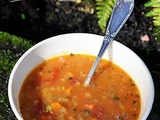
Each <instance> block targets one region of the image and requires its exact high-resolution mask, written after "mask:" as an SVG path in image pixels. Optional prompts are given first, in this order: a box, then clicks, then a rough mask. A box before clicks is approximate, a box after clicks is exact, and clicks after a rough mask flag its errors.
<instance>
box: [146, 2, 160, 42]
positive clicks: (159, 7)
mask: <svg viewBox="0 0 160 120" xmlns="http://www.w3.org/2000/svg"><path fill="white" fill-rule="evenodd" d="M144 6H145V7H151V8H152V10H150V11H149V12H147V13H146V14H145V15H146V16H147V17H152V18H153V23H154V26H155V33H156V35H157V38H158V39H159V40H160V0H150V1H149V2H147V3H145V4H144Z"/></svg>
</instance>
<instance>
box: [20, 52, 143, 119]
mask: <svg viewBox="0 0 160 120" xmlns="http://www.w3.org/2000/svg"><path fill="white" fill-rule="evenodd" d="M94 60H95V57H94V56H90V55H83V54H80V55H79V54H70V55H64V56H59V57H54V58H51V59H48V60H46V61H44V62H42V63H41V64H40V65H38V66H37V67H36V68H35V69H33V70H32V71H31V72H30V73H29V75H28V76H27V77H26V79H25V81H24V83H23V85H22V88H21V90H20V93H19V106H20V112H21V114H22V116H23V118H24V120H137V119H138V117H139V114H140V108H141V98H140V93H139V90H138V88H137V86H136V84H135V83H134V81H133V80H132V78H131V77H130V76H129V75H128V74H127V73H126V72H125V71H124V70H122V69H121V68H120V67H118V66H116V65H115V64H114V63H112V62H110V61H107V60H104V59H102V60H101V61H100V63H99V65H98V67H97V69H96V71H95V73H94V76H93V78H92V80H91V83H90V85H89V86H85V85H84V80H85V79H86V77H87V75H88V73H89V71H90V68H91V66H92V64H93V62H94Z"/></svg>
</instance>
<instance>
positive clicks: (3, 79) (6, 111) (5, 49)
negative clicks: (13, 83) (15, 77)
mask: <svg viewBox="0 0 160 120" xmlns="http://www.w3.org/2000/svg"><path fill="white" fill-rule="evenodd" d="M31 46H32V43H31V41H30V40H26V39H23V38H20V37H16V36H14V35H10V34H8V33H5V32H0V120H12V119H13V118H15V117H14V114H13V112H12V110H11V108H10V106H9V100H8V89H7V88H8V80H9V76H10V73H11V70H12V69H13V66H14V65H15V63H16V62H17V60H18V59H19V57H20V56H21V55H22V54H23V53H24V52H25V51H26V50H27V49H29V48H30V47H31Z"/></svg>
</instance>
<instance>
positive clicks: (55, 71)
mask: <svg viewBox="0 0 160 120" xmlns="http://www.w3.org/2000/svg"><path fill="white" fill-rule="evenodd" d="M59 73H60V69H59V68H57V67H54V68H52V80H53V81H55V80H57V79H58V77H59Z"/></svg>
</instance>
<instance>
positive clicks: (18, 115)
mask: <svg viewBox="0 0 160 120" xmlns="http://www.w3.org/2000/svg"><path fill="white" fill-rule="evenodd" d="M67 35H71V36H72V35H80V36H81V35H82V36H83V35H91V36H100V37H103V36H101V35H97V34H91V33H66V34H61V35H56V36H53V37H50V38H47V39H45V40H42V41H41V42H39V43H37V44H35V45H33V46H32V47H31V48H29V49H28V50H27V51H26V52H25V53H24V54H23V55H22V56H21V57H20V58H19V60H18V61H17V62H16V64H15V66H14V67H13V69H12V71H11V74H10V77H9V82H8V97H9V103H10V105H11V108H12V110H13V112H14V114H15V115H16V117H17V118H18V119H19V120H21V119H22V117H21V115H20V113H19V111H18V110H17V109H16V105H15V103H14V100H13V94H12V88H13V86H12V83H13V76H14V74H15V71H16V70H17V68H18V66H19V64H20V63H21V61H22V60H23V59H24V58H25V56H27V55H28V54H29V53H30V52H31V51H32V50H34V49H36V48H37V47H39V46H40V45H42V44H44V43H45V42H47V41H48V40H50V39H53V38H55V37H61V36H67ZM114 42H116V43H118V44H121V45H122V46H123V47H126V48H127V49H129V50H130V51H131V52H133V53H134V54H135V55H136V56H137V57H138V58H139V59H140V61H141V63H142V64H144V67H146V70H148V68H147V66H146V65H145V63H144V62H143V61H142V59H141V58H140V57H139V56H138V55H137V54H136V53H135V52H134V51H132V50H131V49H130V48H128V47H127V46H125V45H123V44H122V43H120V42H118V41H115V40H114ZM148 72H149V74H150V71H149V70H148ZM150 79H151V81H150V82H151V83H152V84H151V87H152V96H151V102H150V104H149V105H148V107H147V108H148V109H147V110H146V112H145V114H144V116H143V118H142V120H146V119H147V117H148V116H149V114H150V112H151V109H152V107H153V103H154V97H155V90H154V83H153V79H152V76H151V74H150Z"/></svg>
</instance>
